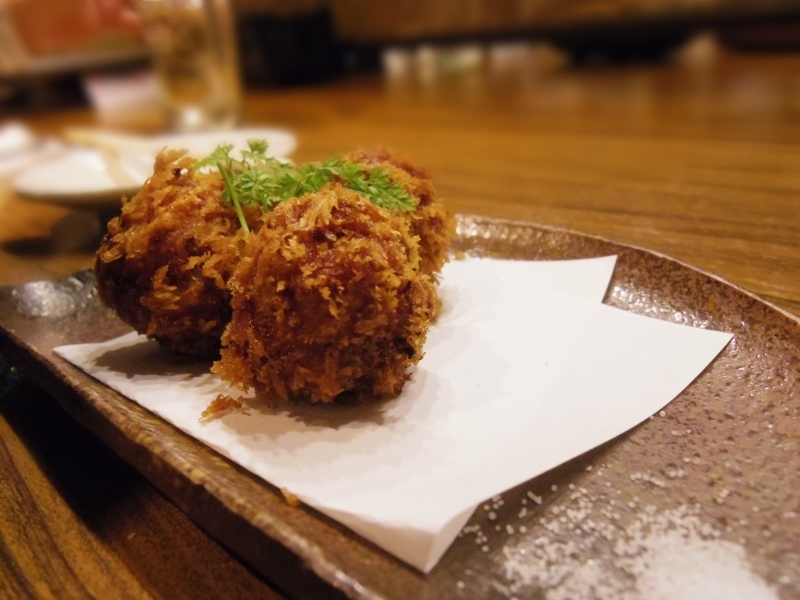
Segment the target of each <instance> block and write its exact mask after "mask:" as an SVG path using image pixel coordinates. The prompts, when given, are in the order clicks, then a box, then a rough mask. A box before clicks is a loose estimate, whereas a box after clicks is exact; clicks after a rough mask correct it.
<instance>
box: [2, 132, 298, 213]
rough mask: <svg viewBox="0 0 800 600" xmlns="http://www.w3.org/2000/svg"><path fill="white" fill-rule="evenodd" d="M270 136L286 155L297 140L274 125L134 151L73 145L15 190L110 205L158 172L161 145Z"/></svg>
mask: <svg viewBox="0 0 800 600" xmlns="http://www.w3.org/2000/svg"><path fill="white" fill-rule="evenodd" d="M253 138H257V139H266V140H267V142H268V143H269V152H270V154H271V155H272V156H276V157H287V156H289V155H290V154H291V153H292V152H294V150H295V148H296V146H297V140H296V139H295V137H294V135H293V134H291V133H290V132H288V131H284V130H280V129H271V128H252V129H238V130H234V131H226V132H208V133H197V134H182V135H165V136H157V137H151V138H142V139H140V140H139V141H138V142H137V149H136V150H135V151H111V150H99V149H93V148H69V149H67V150H65V151H64V152H63V153H60V154H59V155H57V156H55V157H54V158H51V159H50V160H48V161H47V162H44V163H41V164H38V165H35V166H33V167H31V168H29V169H26V170H24V171H23V172H21V173H20V174H19V175H18V176H17V177H16V178H15V180H14V184H13V186H14V191H15V192H16V193H17V194H18V195H19V196H21V197H23V198H25V199H27V200H32V201H37V202H45V203H48V204H61V205H64V206H69V207H71V208H81V209H87V208H88V209H107V208H109V207H116V206H118V205H119V202H120V198H121V197H122V196H123V195H126V196H131V195H133V194H135V193H136V192H137V191H138V189H139V188H140V187H141V186H142V184H143V183H144V181H145V180H146V179H147V177H149V176H150V175H151V174H152V172H153V159H154V157H155V155H156V154H157V153H158V151H159V150H161V148H163V147H165V146H168V147H171V148H186V149H188V150H189V152H190V153H191V154H192V155H194V156H198V157H200V156H204V155H206V154H209V153H210V152H211V151H213V150H214V148H216V147H217V145H218V144H220V143H231V144H233V145H234V148H235V149H242V148H246V147H247V140H248V139H253Z"/></svg>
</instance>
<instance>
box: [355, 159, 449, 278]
mask: <svg viewBox="0 0 800 600" xmlns="http://www.w3.org/2000/svg"><path fill="white" fill-rule="evenodd" d="M342 158H343V160H346V161H352V162H354V163H358V164H361V165H364V166H365V167H367V168H368V169H373V168H375V167H380V168H382V169H384V170H385V171H386V172H387V173H388V174H389V178H390V179H391V180H392V181H396V182H397V183H399V184H400V185H402V186H403V187H404V188H405V190H406V191H407V192H408V193H409V195H410V196H411V197H412V198H413V200H414V205H415V210H413V211H410V212H408V213H406V218H407V219H408V221H409V224H410V226H411V232H412V234H413V235H416V236H418V237H419V240H420V241H419V244H420V268H421V269H422V272H423V273H427V274H428V275H431V276H433V277H434V278H436V277H437V276H438V273H439V271H441V269H442V267H443V266H444V263H445V262H447V256H448V254H447V253H448V251H449V249H450V240H451V239H452V237H453V235H454V234H455V230H456V220H455V216H454V215H453V214H452V213H451V212H450V211H448V210H447V208H446V207H445V206H444V204H442V202H441V201H440V200H439V198H438V196H437V194H436V188H435V187H434V185H433V181H432V180H431V178H430V176H429V175H428V174H427V173H426V172H425V171H424V170H422V169H421V168H419V167H417V166H416V165H414V164H413V163H412V162H411V161H410V160H409V159H408V158H407V157H404V156H402V155H400V154H398V153H397V152H395V151H393V150H390V149H388V148H383V147H376V148H369V149H363V150H356V151H354V152H350V153H348V154H345V155H344V156H343V157H342Z"/></svg>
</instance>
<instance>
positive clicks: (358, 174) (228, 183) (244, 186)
mask: <svg viewBox="0 0 800 600" xmlns="http://www.w3.org/2000/svg"><path fill="white" fill-rule="evenodd" d="M247 146H248V149H247V150H243V151H242V152H241V156H242V157H241V159H236V158H234V157H232V156H231V151H232V150H233V144H221V145H219V146H217V148H216V150H214V152H212V153H211V154H209V155H208V156H206V157H205V158H203V159H201V160H199V161H197V162H196V163H195V165H194V168H195V169H202V168H205V167H210V166H213V167H216V168H217V169H218V170H219V173H220V175H221V176H222V179H223V180H224V181H225V191H224V192H223V196H222V198H223V200H224V201H225V202H227V203H228V204H231V205H233V207H234V210H235V211H236V215H237V216H238V218H239V222H240V223H241V225H242V228H243V229H244V230H245V231H247V232H249V231H250V229H249V227H248V226H247V221H246V220H245V218H244V212H243V210H242V207H243V206H261V208H262V210H263V211H264V212H268V211H270V210H272V209H273V208H274V207H275V205H276V204H278V203H279V202H283V201H284V200H288V199H290V198H296V197H298V196H302V195H304V194H309V193H311V192H316V191H317V190H319V189H320V188H322V187H323V186H324V185H325V184H327V183H329V182H330V181H333V180H334V179H338V180H339V181H341V182H342V184H343V185H344V186H345V187H347V188H349V189H351V190H353V191H355V192H358V193H359V194H361V195H363V196H364V197H366V198H367V199H369V200H370V201H371V202H372V203H373V204H375V205H377V206H380V207H382V208H387V209H390V210H395V211H399V212H405V211H412V210H414V201H413V199H412V198H411V196H410V195H409V193H408V192H407V191H406V189H405V188H404V187H403V186H402V185H400V184H399V183H397V182H395V181H392V180H391V179H390V177H389V173H388V172H387V171H386V170H385V169H382V168H380V167H377V168H374V169H371V170H369V171H365V169H364V166H363V165H359V164H356V163H353V162H347V161H343V160H341V159H340V158H331V159H328V160H326V161H324V162H322V163H308V164H304V165H301V166H299V167H295V166H294V165H291V164H288V163H284V162H282V161H280V160H278V159H276V158H273V157H270V156H267V142H266V141H264V140H248V141H247Z"/></svg>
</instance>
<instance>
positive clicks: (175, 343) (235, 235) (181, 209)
mask: <svg viewBox="0 0 800 600" xmlns="http://www.w3.org/2000/svg"><path fill="white" fill-rule="evenodd" d="M193 163H194V160H193V159H190V158H188V157H186V156H185V151H183V150H165V151H162V152H161V153H160V154H159V155H158V157H157V158H156V161H155V166H154V173H153V175H152V176H151V177H150V178H149V179H148V180H147V181H146V182H145V184H144V186H143V187H142V189H141V190H140V191H139V192H138V193H137V194H136V195H135V196H134V197H133V198H131V199H130V200H127V201H125V200H123V205H122V213H121V214H120V216H119V217H116V218H114V219H112V220H111V222H110V223H109V225H108V232H107V234H106V235H105V237H104V238H103V240H102V243H101V246H100V249H99V250H98V252H97V256H96V259H95V273H96V275H97V288H98V292H99V295H100V298H101V299H102V301H103V302H104V303H105V304H106V305H108V306H109V307H111V308H113V309H115V310H116V311H117V313H118V314H119V316H120V318H121V319H122V320H123V321H125V322H126V323H128V324H129V325H131V326H132V327H133V328H134V329H136V330H137V331H138V332H139V333H144V334H146V335H148V336H149V337H152V338H154V339H156V340H158V341H159V342H160V343H161V344H162V345H164V346H166V347H167V348H170V349H172V350H175V351H178V352H182V353H186V354H192V355H198V356H208V357H215V356H217V355H218V352H219V344H220V337H221V335H222V332H223V330H224V328H225V326H226V325H227V323H228V320H229V319H230V314H231V308H230V293H229V292H228V289H227V282H228V279H229V278H230V276H231V274H232V273H233V269H234V267H235V265H236V263H237V262H238V253H239V250H240V248H241V247H242V246H243V245H244V234H243V233H242V230H241V227H240V225H239V221H238V219H237V217H236V214H235V212H234V211H233V209H232V208H230V207H228V206H225V205H224V204H223V203H222V202H221V200H220V196H221V193H222V190H223V189H224V182H223V181H222V178H221V177H220V176H219V174H216V173H214V174H211V173H199V172H196V171H194V170H193V169H192V168H191V166H192V164H193ZM258 213H259V214H255V213H250V214H249V215H248V219H249V220H250V221H252V222H253V224H254V226H257V225H258V223H259V221H258V217H260V211H258Z"/></svg>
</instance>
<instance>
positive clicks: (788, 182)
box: [0, 55, 800, 598]
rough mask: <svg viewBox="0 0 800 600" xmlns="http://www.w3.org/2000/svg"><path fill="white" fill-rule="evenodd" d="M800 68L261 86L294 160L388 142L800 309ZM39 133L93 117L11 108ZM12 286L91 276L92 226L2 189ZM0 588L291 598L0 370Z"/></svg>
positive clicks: (463, 201) (793, 60) (488, 187)
mask: <svg viewBox="0 0 800 600" xmlns="http://www.w3.org/2000/svg"><path fill="white" fill-rule="evenodd" d="M797 90H800V57H795V56H774V57H770V56H760V57H737V56H721V57H718V58H717V59H716V60H715V61H712V62H711V63H710V64H704V65H703V66H702V67H699V66H697V65H687V64H684V63H668V64H663V65H656V66H652V65H651V66H636V67H625V68H621V67H620V68H611V67H604V68H594V69H586V70H569V69H555V70H554V69H553V68H551V67H550V66H549V63H548V64H546V65H545V66H542V63H541V62H540V61H539V60H538V58H536V57H532V56H530V55H527V57H526V58H525V60H524V61H522V62H521V63H520V64H518V65H511V66H510V67H508V68H506V69H500V70H489V71H488V72H484V71H480V72H479V71H471V72H465V73H460V74H447V75H445V76H441V77H439V78H434V79H428V78H426V77H422V76H420V77H413V76H412V77H409V78H408V79H406V80H392V81H387V80H384V79H381V78H366V79H362V80H355V81H350V80H348V81H338V82H334V83H331V84H327V85H324V86H320V87H311V88H303V89H291V90H269V91H266V90H265V91H260V92H251V93H249V94H248V95H247V98H246V112H245V119H246V122H247V123H248V124H253V125H276V126H282V127H287V128H289V129H291V130H293V131H294V132H295V133H296V134H297V136H298V140H299V148H298V151H297V153H296V155H295V157H294V158H295V159H296V160H297V161H300V162H302V161H305V160H316V159H321V158H324V157H326V156H328V155H330V154H332V153H336V152H339V151H343V150H347V149H350V148H353V147H355V146H360V145H369V144H387V145H391V146H393V147H395V148H397V149H398V150H401V151H403V152H405V153H407V154H408V155H410V156H412V157H413V158H414V159H415V160H416V161H417V162H418V163H419V164H421V165H423V166H424V167H426V168H427V169H428V170H429V171H430V172H431V174H432V175H433V176H434V178H435V180H436V181H437V183H438V188H439V191H440V193H441V195H442V196H444V197H445V198H446V200H447V201H448V203H449V204H450V206H451V207H452V208H453V209H454V210H456V211H457V212H461V213H472V214H480V215H488V216H496V217H505V218H511V219H519V220H525V221H532V222H535V223H541V224H547V225H556V226H560V227H565V228H568V229H571V230H576V231H580V232H584V233H589V234H594V235H599V236H603V237H606V238H610V239H612V240H614V241H616V242H621V243H626V244H632V245H635V246H639V247H644V248H647V249H650V250H654V251H657V252H661V253H664V254H667V255H670V256H672V257H674V258H677V259H679V260H681V261H684V262H686V263H688V264H690V265H693V266H695V267H698V268H700V269H702V270H704V271H707V272H710V273H712V274H714V275H716V276H719V277H722V278H725V279H727V280H729V281H731V282H733V283H735V284H737V285H739V286H741V287H743V288H745V289H747V290H750V291H752V292H754V293H755V294H757V295H759V296H761V297H762V298H765V299H767V300H768V301H770V302H772V303H774V304H775V305H777V306H779V307H780V308H782V309H783V310H786V311H788V312H790V313H794V314H795V315H800V278H798V277H797V273H798V272H800V211H799V210H798V205H799V204H800V170H799V169H798V165H800V95H798V91H797ZM3 116H4V117H14V118H19V119H22V120H23V121H24V122H26V123H27V124H28V125H29V126H30V127H32V128H33V129H34V130H35V131H37V132H39V133H42V134H58V132H59V131H61V129H62V128H64V127H66V126H69V125H75V124H82V125H92V124H97V123H98V121H97V119H96V117H95V116H94V115H93V114H92V113H91V112H90V111H89V110H86V109H69V110H63V111H52V112H48V113H33V112H31V113H25V112H22V113H18V114H14V115H8V114H6V115H3ZM0 210H2V214H3V216H2V218H0V284H17V283H22V282H26V281H34V280H37V279H43V278H52V277H56V276H61V275H66V274H69V273H71V272H74V271H76V270H78V269H82V268H86V267H88V266H90V265H91V262H92V253H93V249H94V246H95V245H96V242H97V235H98V234H99V232H100V226H99V225H98V223H97V222H96V221H95V219H96V217H95V216H94V215H91V214H86V213H77V212H75V211H71V210H70V209H69V208H66V207H59V206H48V205H43V204H37V203H32V202H28V201H25V200H23V199H21V198H18V197H16V196H15V195H14V194H13V192H12V191H11V188H10V186H9V183H8V181H5V182H3V183H0ZM0 385H2V390H0V440H2V441H0V473H2V477H0V519H2V523H3V525H2V527H0V561H1V562H0V564H2V567H0V596H3V597H10V598H15V597H41V598H48V597H52V598H82V597H98V598H100V597H102V598H113V597H123V598H147V597H154V598H195V597H203V598H230V597H236V598H248V597H261V598H269V597H279V596H278V593H277V592H275V591H274V590H273V589H272V588H271V587H270V585H269V583H268V582H266V581H265V580H263V579H262V578H260V577H259V576H257V575H255V574H254V573H252V572H251V571H249V570H248V569H247V568H246V567H244V566H243V564H242V562H241V561H239V560H238V559H237V558H236V557H235V556H233V555H232V554H230V553H229V552H228V551H227V550H225V549H223V548H222V547H221V546H220V545H219V544H217V543H216V542H215V541H214V540H212V539H211V538H210V537H209V536H207V535H206V534H205V533H204V532H202V531H201V530H200V529H199V528H197V527H196V526H195V525H194V524H192V523H191V521H189V519H188V518H187V517H185V516H184V515H183V514H182V513H181V512H180V511H178V510H177V509H176V508H175V507H174V506H173V505H172V504H171V503H170V502H168V501H167V500H165V499H164V498H163V497H162V496H161V495H159V493H158V492H156V491H155V490H154V489H153V488H152V487H151V486H150V485H149V484H148V483H146V482H145V481H144V480H143V479H142V478H141V477H140V476H139V475H138V474H137V473H136V472H134V471H133V470H132V469H131V468H130V467H128V466H126V464H125V463H124V462H122V461H121V460H120V459H118V458H117V457H116V456H114V455H113V454H111V453H110V452H109V451H107V450H106V449H105V448H104V446H103V445H102V444H100V443H99V442H98V441H97V440H96V439H94V438H93V437H92V436H91V435H90V434H88V433H86V432H85V431H83V430H82V429H81V428H80V427H78V426H77V425H75V424H74V423H73V422H72V421H71V419H70V418H69V417H67V416H66V415H65V414H64V413H63V412H62V411H61V409H60V408H59V407H58V406H57V405H56V404H55V403H54V402H53V401H52V400H51V399H50V398H49V397H48V396H47V395H46V394H43V393H42V392H40V391H39V390H38V389H37V388H36V387H35V385H34V384H32V383H30V382H28V381H26V380H23V379H20V378H18V377H16V376H15V375H14V374H13V373H11V372H10V371H9V370H8V368H6V367H3V371H2V374H1V375H0Z"/></svg>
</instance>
